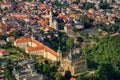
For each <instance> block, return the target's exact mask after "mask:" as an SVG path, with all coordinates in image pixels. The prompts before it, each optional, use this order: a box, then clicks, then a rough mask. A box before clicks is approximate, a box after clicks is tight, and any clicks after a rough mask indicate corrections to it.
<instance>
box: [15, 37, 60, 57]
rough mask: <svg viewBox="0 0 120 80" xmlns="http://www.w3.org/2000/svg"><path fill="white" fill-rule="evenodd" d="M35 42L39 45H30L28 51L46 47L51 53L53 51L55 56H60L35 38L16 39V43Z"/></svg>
mask: <svg viewBox="0 0 120 80" xmlns="http://www.w3.org/2000/svg"><path fill="white" fill-rule="evenodd" d="M30 41H31V42H33V43H34V44H36V45H37V47H28V48H27V51H28V52H30V51H35V50H42V49H45V50H47V51H48V52H49V53H51V54H52V55H54V56H55V57H58V54H57V53H56V52H55V51H54V50H53V49H51V48H49V47H47V46H46V45H44V44H42V43H41V42H39V41H37V40H35V39H33V38H18V39H16V40H15V43H24V42H30Z"/></svg>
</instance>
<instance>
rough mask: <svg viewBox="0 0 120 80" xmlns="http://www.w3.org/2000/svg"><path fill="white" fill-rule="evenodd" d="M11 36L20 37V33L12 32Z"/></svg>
mask: <svg viewBox="0 0 120 80" xmlns="http://www.w3.org/2000/svg"><path fill="white" fill-rule="evenodd" d="M10 35H11V36H14V37H18V33H17V32H16V31H13V32H11V33H10Z"/></svg>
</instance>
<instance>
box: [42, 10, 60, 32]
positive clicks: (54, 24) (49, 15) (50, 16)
mask: <svg viewBox="0 0 120 80" xmlns="http://www.w3.org/2000/svg"><path fill="white" fill-rule="evenodd" d="M42 17H44V18H48V19H49V26H50V27H51V28H53V29H56V30H58V23H57V21H56V20H54V21H53V13H52V11H50V12H47V13H46V14H45V15H42Z"/></svg>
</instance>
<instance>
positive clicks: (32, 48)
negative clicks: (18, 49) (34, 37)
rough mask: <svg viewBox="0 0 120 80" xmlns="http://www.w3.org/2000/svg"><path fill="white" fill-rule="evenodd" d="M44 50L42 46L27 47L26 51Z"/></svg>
mask: <svg viewBox="0 0 120 80" xmlns="http://www.w3.org/2000/svg"><path fill="white" fill-rule="evenodd" d="M42 49H44V46H37V47H27V51H28V52H30V51H37V50H42Z"/></svg>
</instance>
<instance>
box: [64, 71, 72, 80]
mask: <svg viewBox="0 0 120 80" xmlns="http://www.w3.org/2000/svg"><path fill="white" fill-rule="evenodd" d="M64 77H65V80H70V78H71V77H72V75H71V72H70V71H66V72H65V75H64Z"/></svg>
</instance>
